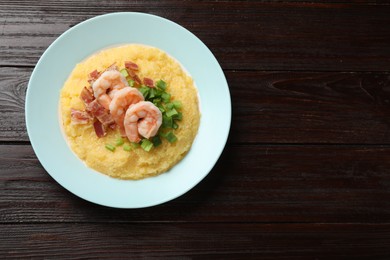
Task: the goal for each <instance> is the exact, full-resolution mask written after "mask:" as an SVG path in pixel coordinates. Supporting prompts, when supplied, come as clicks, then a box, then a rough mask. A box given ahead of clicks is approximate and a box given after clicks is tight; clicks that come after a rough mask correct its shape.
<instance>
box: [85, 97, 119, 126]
mask: <svg viewBox="0 0 390 260" xmlns="http://www.w3.org/2000/svg"><path fill="white" fill-rule="evenodd" d="M87 111H88V112H90V113H91V115H92V116H93V117H96V119H97V120H99V121H100V123H102V124H103V125H104V126H107V125H110V124H112V123H114V122H115V121H114V118H112V116H111V114H110V113H109V111H108V110H107V109H105V108H104V107H103V106H102V105H100V103H99V102H98V101H97V100H96V99H95V100H94V101H92V102H91V103H89V104H88V106H87Z"/></svg>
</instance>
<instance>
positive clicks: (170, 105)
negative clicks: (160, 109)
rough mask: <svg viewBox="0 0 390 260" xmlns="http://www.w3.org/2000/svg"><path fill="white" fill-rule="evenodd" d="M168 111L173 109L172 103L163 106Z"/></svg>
mask: <svg viewBox="0 0 390 260" xmlns="http://www.w3.org/2000/svg"><path fill="white" fill-rule="evenodd" d="M165 106H166V107H167V108H168V109H172V108H173V107H174V105H173V103H167V104H166V105H165Z"/></svg>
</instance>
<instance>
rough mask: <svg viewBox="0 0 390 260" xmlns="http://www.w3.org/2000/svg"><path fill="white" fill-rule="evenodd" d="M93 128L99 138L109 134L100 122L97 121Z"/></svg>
mask: <svg viewBox="0 0 390 260" xmlns="http://www.w3.org/2000/svg"><path fill="white" fill-rule="evenodd" d="M93 128H94V129H95V133H96V136H97V137H98V138H100V137H103V136H105V135H106V134H107V132H106V129H105V128H104V126H103V124H102V123H101V122H100V121H99V120H95V122H93Z"/></svg>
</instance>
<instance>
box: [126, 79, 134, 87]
mask: <svg viewBox="0 0 390 260" xmlns="http://www.w3.org/2000/svg"><path fill="white" fill-rule="evenodd" d="M127 83H128V84H129V86H130V87H133V86H134V80H132V79H129V80H128V81H127Z"/></svg>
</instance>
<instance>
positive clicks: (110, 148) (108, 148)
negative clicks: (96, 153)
mask: <svg viewBox="0 0 390 260" xmlns="http://www.w3.org/2000/svg"><path fill="white" fill-rule="evenodd" d="M106 149H107V150H110V151H111V152H113V151H115V146H113V145H112V144H106Z"/></svg>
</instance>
